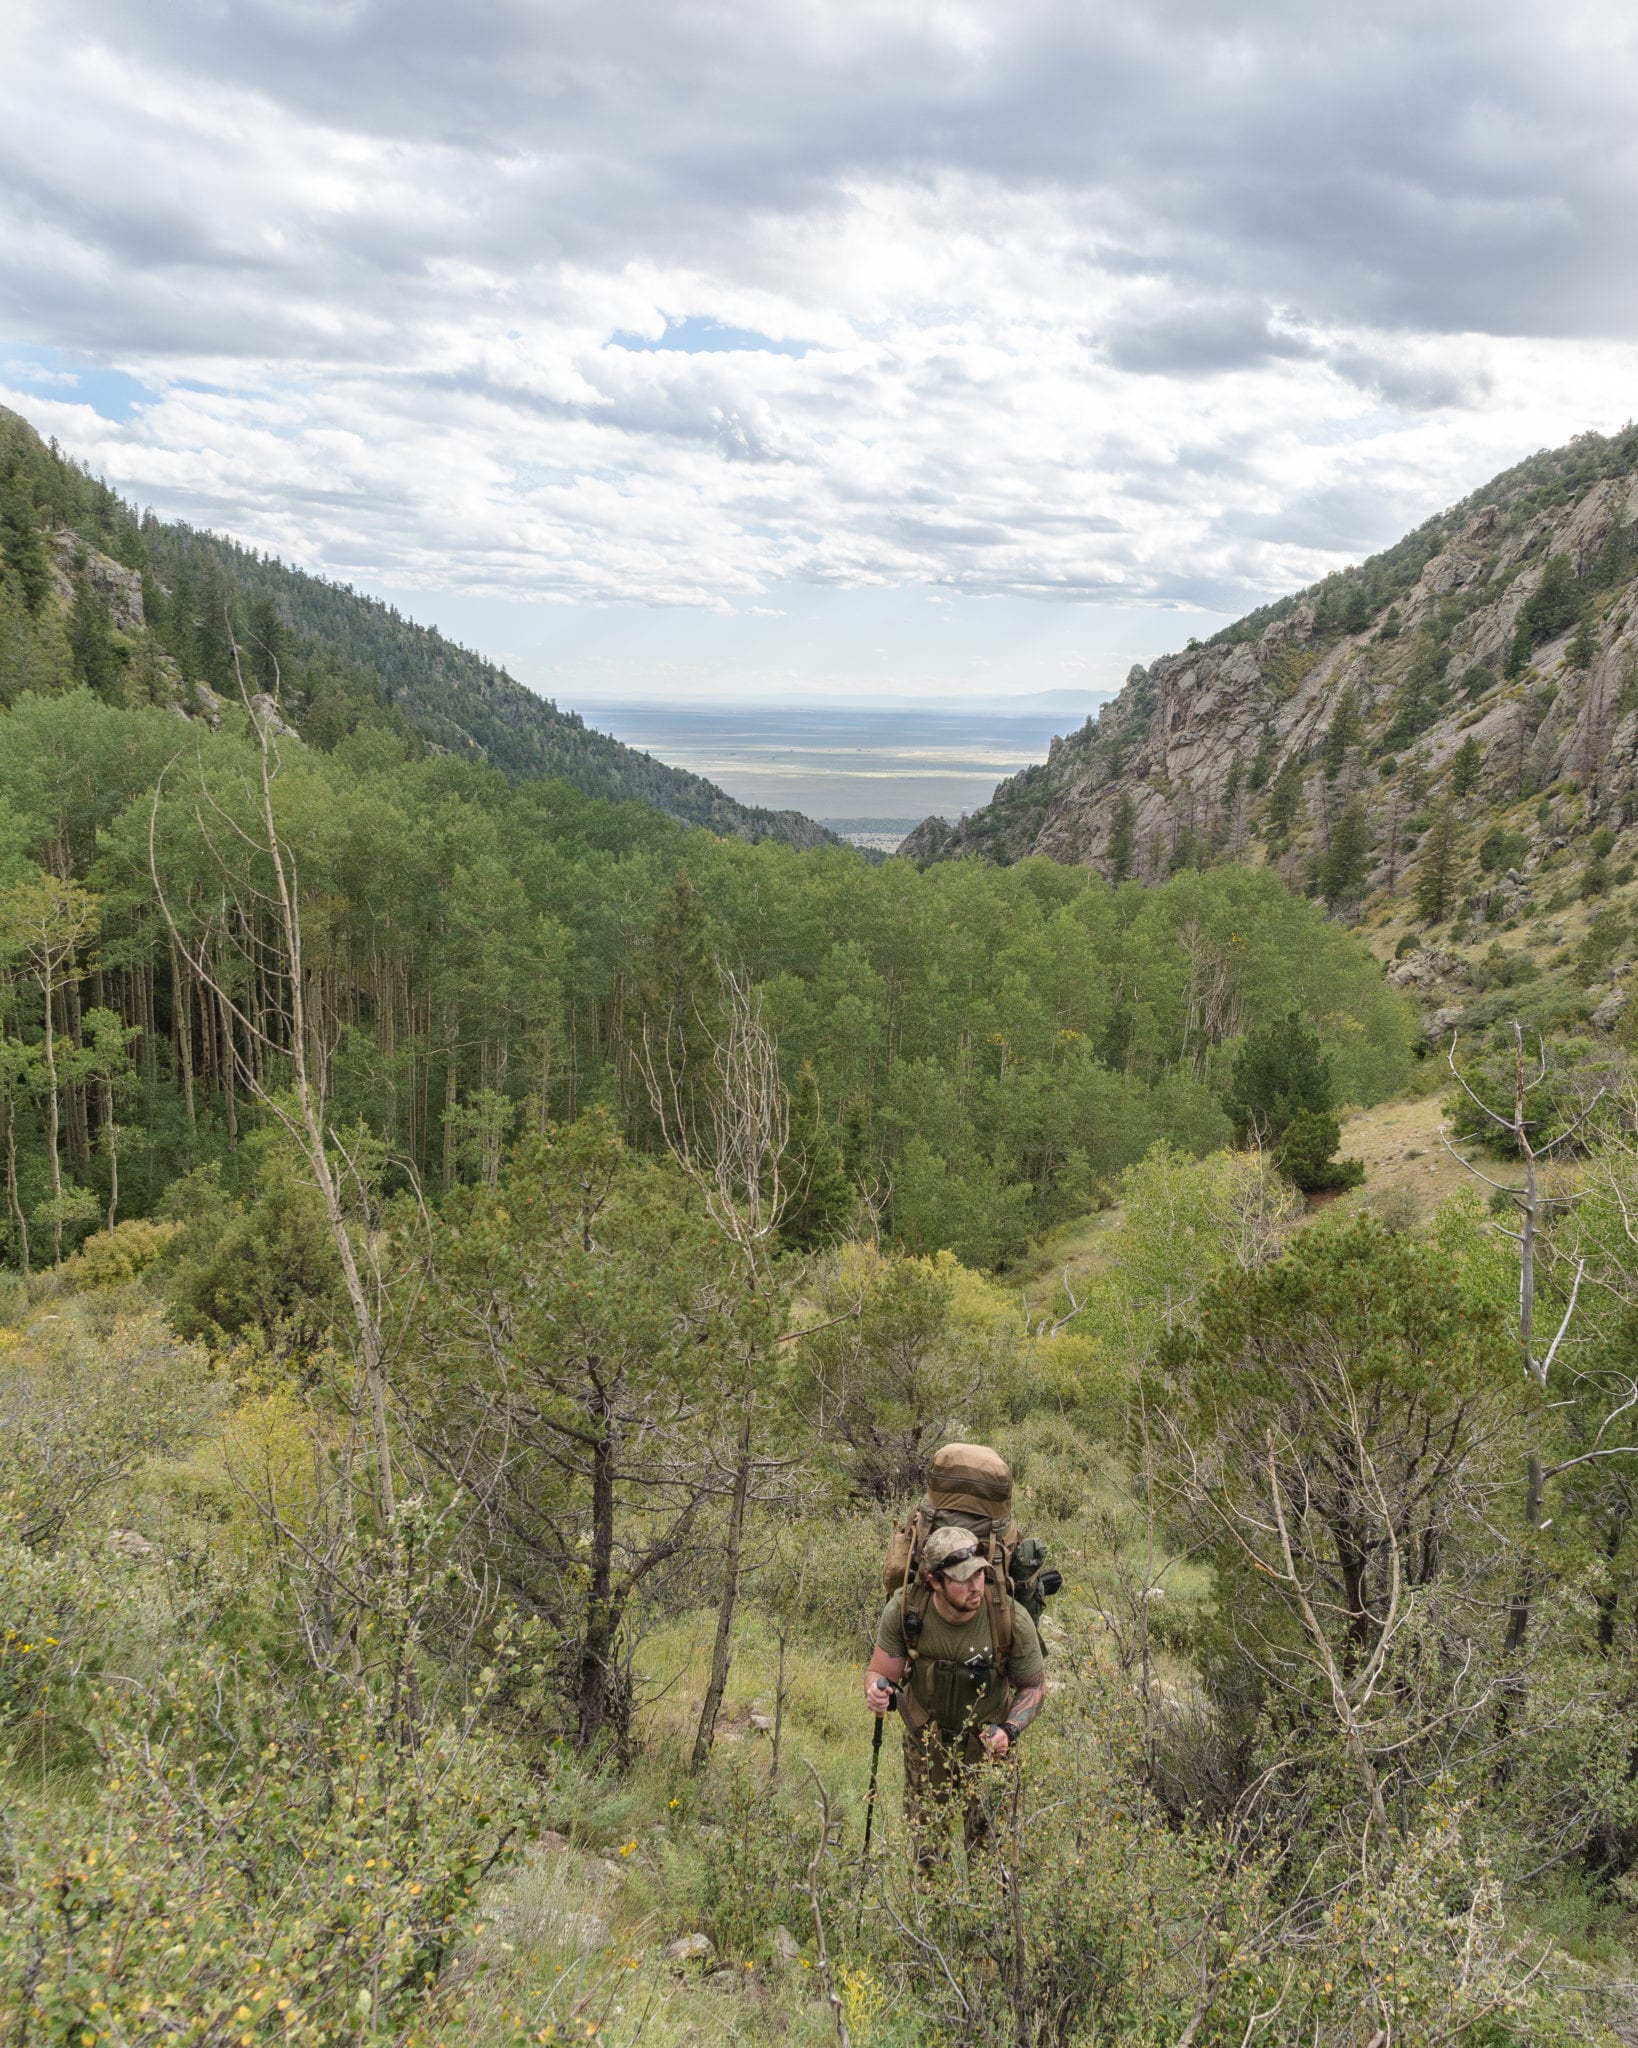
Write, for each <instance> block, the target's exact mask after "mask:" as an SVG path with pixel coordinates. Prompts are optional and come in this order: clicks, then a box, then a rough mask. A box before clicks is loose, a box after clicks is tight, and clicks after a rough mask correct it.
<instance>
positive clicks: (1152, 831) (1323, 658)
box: [900, 430, 1638, 915]
mask: <svg viewBox="0 0 1638 2048" xmlns="http://www.w3.org/2000/svg"><path fill="white" fill-rule="evenodd" d="M1635 520H1638V434H1634V433H1633V432H1631V431H1630V430H1629V431H1628V432H1627V433H1625V434H1623V435H1622V436H1620V437H1618V438H1616V439H1614V440H1609V441H1605V440H1601V439H1600V438H1599V437H1597V436H1591V435H1589V436H1584V437H1582V439H1581V440H1579V441H1577V442H1575V443H1572V444H1571V446H1570V447H1569V448H1568V449H1565V450H1560V451H1557V452H1556V453H1554V454H1552V455H1547V456H1541V457H1536V458H1533V459H1532V460H1531V461H1530V462H1528V463H1525V464H1521V465H1520V466H1519V468H1518V469H1517V470H1514V471H1510V472H1508V473H1507V474H1506V475H1504V476H1502V477H1499V478H1497V479H1496V481H1495V482H1494V483H1493V484H1490V485H1488V486H1486V487H1485V489H1484V490H1482V491H1480V492H1478V493H1476V494H1475V495H1474V497H1472V498H1470V499H1468V500H1466V501H1465V502H1464V503H1463V504H1462V505H1459V506H1457V507H1456V508H1454V510H1453V511H1451V512H1450V513H1447V514H1445V515H1443V516H1442V517H1441V518H1439V519H1435V520H1431V521H1429V522H1428V524H1427V525H1426V526H1424V527H1423V528H1421V529H1419V530H1418V532H1417V533H1415V534H1413V535H1411V536H1409V537H1408V538H1407V539H1406V540H1405V541H1402V542H1401V543H1399V544H1398V546H1397V547H1395V548H1393V549H1390V550H1389V551H1388V552H1387V553H1386V554H1385V555H1382V556H1378V557H1376V558H1374V559H1373V560H1372V561H1370V562H1367V563H1365V564H1363V565H1362V566H1361V567H1360V568H1357V569H1353V570H1348V571H1345V572H1343V573H1341V574H1340V575H1337V576H1333V577H1330V578H1328V579H1327V580H1326V581H1325V582H1324V583H1321V584H1318V585H1315V586H1314V587H1313V588H1312V589H1310V590H1307V591H1304V592H1302V593H1301V594H1299V595H1298V596H1296V597H1293V598H1289V599H1286V600H1284V601H1282V602H1281V603H1280V604H1277V605H1274V606H1272V607H1269V608H1268V609H1266V610H1265V611H1264V612H1262V613H1254V614H1252V615H1251V616H1250V617H1249V618H1247V619H1245V620H1242V621H1241V622H1240V623H1239V624H1238V625H1236V626H1233V627H1231V628H1229V629H1228V630H1227V631H1225V632H1223V633H1220V634H1218V635H1217V636H1216V637H1215V638H1214V639H1212V640H1210V641H1208V642H1206V643H1205V644H1204V645H1197V644H1194V643H1191V644H1190V645H1189V646H1188V647H1187V648H1186V649H1184V651H1183V652H1181V653H1178V654H1172V655H1167V656H1165V657H1164V658H1162V659H1161V660H1158V661H1156V662H1154V663H1153V664H1151V665H1150V666H1149V667H1148V668H1135V669H1133V671H1132V672H1131V674H1130V675H1129V677H1128V678H1127V681H1126V685H1125V687H1124V689H1123V690H1122V691H1121V692H1120V694H1119V696H1118V697H1117V698H1115V700H1114V701H1113V702H1112V703H1109V704H1107V705H1105V706H1104V708H1103V710H1102V712H1101V713H1100V714H1099V716H1098V718H1097V720H1096V722H1093V721H1090V720H1089V721H1088V723H1087V724H1086V725H1085V726H1084V727H1083V728H1082V729H1081V730H1080V731H1078V732H1075V733H1072V734H1068V735H1066V736H1064V737H1063V738H1060V739H1057V740H1055V741H1054V742H1053V745H1052V749H1051V753H1050V755H1049V757H1048V759H1047V760H1046V761H1045V762H1044V763H1042V764H1040V765H1038V766H1036V767H1032V768H1028V769H1026V770H1024V772H1023V773H1022V774H1020V775H1017V776H1014V777H1012V778H1011V779H1010V780H1009V781H1006V782H1003V783H1002V784H1000V785H999V787H998V788H997V790H996V792H995V795H994V797H993V798H992V800H991V802H990V803H989V804H988V805H986V806H985V807H984V808H983V809H982V810H979V811H976V812H974V813H973V814H972V815H970V816H969V817H967V818H965V819H963V820H962V822H961V823H960V824H959V825H957V826H955V827H953V828H951V827H947V826H945V825H944V823H943V821H942V820H934V819H929V820H928V821H927V822H926V823H924V824H923V825H921V826H919V827H918V828H917V830H916V831H915V832H914V833H913V834H912V835H911V836H910V838H909V839H908V840H906V841H905V843H904V845H903V846H902V847H901V849H900V851H901V852H902V853H903V854H905V855H906V856H908V857H910V858H913V859H916V860H919V861H924V862H925V861H928V860H941V859H950V858H953V857H955V856H958V855H961V854H973V853H976V854H979V855H981V856H983V857H985V858H988V859H995V860H1002V861H1010V860H1016V859H1019V858H1021V857H1022V856H1024V855H1025V854H1030V853H1039V854H1047V855H1050V856H1051V857H1052V858H1053V859H1056V860H1061V861H1066V862H1072V863H1078V864H1084V865H1090V866H1093V867H1096V868H1098V869H1100V870H1101V871H1102V872H1104V873H1105V874H1106V875H1111V876H1114V877H1116V878H1118V877H1120V876H1122V875H1125V874H1130V875H1133V876H1136V877H1137V878H1139V879H1144V880H1153V879H1156V878H1158V877H1160V876H1162V875H1164V874H1166V873H1167V872H1169V871H1170V870H1171V869H1173V868H1175V867H1178V866H1186V865H1191V864H1198V863H1200V862H1202V861H1205V860H1220V859H1251V860H1276V861H1279V862H1281V863H1283V864H1286V866H1287V867H1288V868H1289V870H1290V872H1291V877H1292V879H1293V880H1294V881H1298V882H1306V884H1307V885H1309V886H1317V885H1318V873H1319V870H1320V868H1321V867H1322V866H1323V863H1324V861H1325V858H1326V856H1327V854H1328V853H1329V851H1330V847H1331V844H1332V836H1333V828H1334V827H1335V825H1336V822H1337V820H1338V818H1339V817H1340V816H1341V815H1342V814H1343V813H1344V812H1345V811H1346V810H1347V809H1348V807H1349V806H1350V804H1355V803H1357V806H1358V808H1359V812H1360V813H1361V815H1362V818H1363V823H1364V832H1365V847H1366V851H1365V859H1366V866H1365V869H1364V872H1363V873H1362V874H1360V875H1358V876H1357V877H1354V878H1351V879H1350V880H1349V882H1348V884H1347V886H1348V889H1349V891H1350V892H1351V895H1352V897H1353V899H1355V900H1360V899H1363V898H1364V897H1366V896H1368V895H1369V894H1370V893H1371V891H1372V890H1376V889H1382V888H1386V887H1389V886H1392V885H1395V884H1397V882H1398V880H1399V879H1400V877H1401V876H1402V874H1403V872H1404V867H1405V859H1406V856H1407V854H1409V853H1411V852H1413V851H1414V848H1415V845H1416V843H1417V841H1418V838H1419V835H1420V832H1421V831H1423V830H1425V829H1426V813H1427V811H1428V809H1429V806H1430V805H1436V804H1437V803H1438V801H1439V800H1440V798H1441V797H1442V796H1444V795H1446V794H1452V795H1454V794H1457V793H1458V792H1457V789H1456V785H1457V784H1458V783H1460V784H1461V785H1462V787H1461V790H1460V792H1459V793H1460V795H1461V798H1462V800H1463V804H1464V811H1463V816H1464V821H1465V822H1466V823H1467V824H1468V826H1469V828H1470V829H1469V832H1468V837H1469V839H1471V838H1472V837H1473V832H1472V830H1471V827H1472V826H1474V825H1475V824H1477V823H1478V822H1480V821H1481V820H1482V817H1483V815H1484V813H1485V812H1486V811H1496V812H1498V813H1499V812H1501V811H1505V810H1507V809H1508V808H1509V807H1510V806H1517V805H1519V804H1522V803H1525V802H1527V801H1528V800H1530V799H1532V798H1534V797H1536V796H1538V795H1539V794H1540V793H1541V792H1544V791H1548V790H1554V791H1558V792H1562V793H1570V794H1573V795H1574V796H1575V797H1577V798H1579V802H1578V803H1576V804H1575V806H1574V812H1575V815H1574V817H1573V819H1572V820H1571V821H1570V822H1569V824H1568V827H1567V829H1568V830H1569V831H1570V832H1571V833H1581V834H1585V833H1589V832H1592V831H1594V830H1596V829H1597V828H1598V827H1600V826H1604V825H1608V826H1610V827H1612V828H1613V829H1615V830H1618V831H1619V830H1624V829H1625V828H1626V826H1627V825H1628V824H1629V823H1630V822H1631V820H1632V819H1633V817H1634V816H1635V814H1638V545H1635V542H1634V522H1635ZM1583 619H1585V621H1586V625H1585V627H1584V628H1582V627H1581V622H1582V620H1583ZM1578 628H1580V629H1581V630H1578ZM1525 643H1527V644H1525ZM1339 720H1340V721H1341V729H1339V725H1338V721H1339ZM1469 743H1471V744H1469ZM1458 754H1462V755H1463V766H1462V769H1461V770H1460V772H1458V771H1457V768H1456V757H1457V756H1458ZM1474 777H1476V778H1477V779H1476V781H1475V780H1474V779H1473V778H1474ZM1276 791H1278V792H1279V795H1278V799H1277V801H1276V799H1275V792H1276ZM1527 837H1528V838H1529V840H1530V846H1529V851H1528V853H1527V855H1526V857H1525V858H1524V860H1523V862H1522V864H1521V862H1520V861H1519V860H1517V859H1515V860H1514V861H1512V862H1510V863H1509V866H1510V867H1511V870H1512V871H1511V872H1510V873H1507V874H1506V875H1505V877H1503V876H1502V875H1501V874H1497V875H1496V876H1495V878H1494V887H1495V888H1496V889H1497V890H1499V891H1500V892H1501V894H1500V895H1499V896H1498V900H1497V902H1496V903H1495V905H1494V906H1493V908H1494V909H1495V911H1496V912H1497V913H1498V914H1500V915H1505V914H1506V910H1505V907H1504V906H1505V902H1506V900H1507V897H1508V896H1509V895H1510V896H1511V898H1512V904H1513V910H1514V911H1515V912H1518V911H1521V910H1523V909H1526V908H1528V907H1529V903H1530V895H1531V887H1532V877H1533V870H1532V860H1533V859H1535V858H1536V856H1537V855H1539V853H1541V852H1542V851H1544V850H1545V849H1544V848H1542V847H1538V846H1537V844H1536V837H1535V834H1534V831H1533V828H1532V830H1531V831H1530V832H1529V833H1528V834H1527ZM1490 886H1491V885H1490V884H1489V883H1487V887H1490Z"/></svg>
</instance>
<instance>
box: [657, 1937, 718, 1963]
mask: <svg viewBox="0 0 1638 2048" xmlns="http://www.w3.org/2000/svg"><path fill="white" fill-rule="evenodd" d="M715 1953H716V1948H715V1945H714V1944H713V1942H712V1940H711V1937H710V1935H709V1934H680V1935H679V1936H678V1937H677V1939H676V1940H675V1941H673V1942H670V1943H668V1944H667V1947H666V1951H665V1959H666V1961H667V1962H668V1963H681V1964H683V1965H684V1966H685V1967H686V1966H687V1965H688V1964H689V1963H703V1962H704V1961H705V1959H706V1957H707V1956H711V1955H715Z"/></svg>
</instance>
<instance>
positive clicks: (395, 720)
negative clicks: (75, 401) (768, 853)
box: [0, 406, 830, 846]
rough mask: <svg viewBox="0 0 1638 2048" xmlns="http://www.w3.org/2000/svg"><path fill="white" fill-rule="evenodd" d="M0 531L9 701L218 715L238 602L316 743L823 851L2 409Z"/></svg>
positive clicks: (801, 832) (804, 835)
mask: <svg viewBox="0 0 1638 2048" xmlns="http://www.w3.org/2000/svg"><path fill="white" fill-rule="evenodd" d="M0 542H3V545H4V550H5V556H6V560H7V562H8V563H9V564H10V566H11V567H12V570H13V576H14V579H18V580H19V583H20V588H19V589H14V590H12V591H11V592H10V593H9V601H8V594H7V593H6V592H5V591H4V590H0V702H4V703H10V702H11V701H13V699H14V698H15V697H16V696H17V695H18V693H19V692H20V691H21V690H23V689H29V688H32V689H40V688H50V687H65V686H69V685H72V684H76V683H79V684H84V685H85V686H86V687H88V688H90V689H91V690H93V691H94V692H95V693H96V694H97V695H98V696H100V697H102V698H103V699H104V701H106V702H109V703H115V704H127V705H137V704H158V705H161V706H164V707H167V708H173V709H180V710H182V711H185V712H187V713H188V714H189V715H192V716H207V717H210V718H215V717H216V716H217V715H218V711H217V707H216V706H215V704H214V703H213V702H212V699H211V695H210V694H208V693H214V694H215V695H217V696H236V695H237V686H236V684H235V682H234V679H233V671H232V659H231V652H230V648H229V644H228V635H227V630H226V624H227V619H228V617H229V616H230V615H231V616H232V617H233V619H234V624H235V630H236V632H237V634H238V636H239V638H240V639H241V641H242V642H243V643H244V645H245V647H246V648H247V650H248V651H249V653H250V656H251V659H252V662H253V664H254V666H255V668H256V671H257V678H256V685H257V687H258V688H266V687H269V686H270V684H271V679H272V669H273V661H274V660H275V659H276V660H277V661H278V665H279V670H280V674H281V677H282V688H281V690H280V705H281V711H282V714H283V716H284V717H285V718H287V719H289V720H290V721H291V722H292V723H293V724H294V725H295V727H296V729H297V730H298V731H299V732H300V733H301V734H302V736H303V737H304V738H306V739H308V740H310V741H311V742H312V743H313V744H315V745H317V746H321V747H327V746H333V745H334V744H335V743H336V741H337V740H338V739H340V738H341V737H342V736H343V735H344V734H346V733H348V732H352V731H354V730H356V729H357V728H358V727H359V726H360V725H380V726H385V727H387V728H389V729H391V730H396V731H398V732H400V733H402V734H405V735H406V736H409V737H411V738H412V739H414V740H415V741H417V742H418V743H420V744H421V745H423V746H426V747H430V748H434V749H441V750H443V751H444V752H446V753H451V754H458V755H463V756H466V757H469V758H471V759H474V760H481V761H487V762H488V763H489V764H490V765H491V766H493V767H496V768H499V769H500V770H501V771H502V772H503V773H504V774H506V775H507V776H509V777H511V778H513V779H514V780H516V779H519V778H523V777H530V776H541V775H561V776H562V777H564V778H565V779H566V780H567V781H569V782H572V783H573V784H574V785H575V787H576V788H577V789H581V790H584V791H586V792H587V793H588V794H590V795H593V796H602V797H607V798H609V799H610V800H611V801H613V802H623V801H626V800H632V801H636V802H639V803H646V804H650V805H652V806H653V807H654V809H656V810H658V811H663V812H664V813H665V814H666V815H667V816H668V817H671V818H676V819H677V820H679V821H680V822H681V823H684V824H690V825H704V826H706V827H707V828H708V829H710V830H711V831H713V832H718V833H726V834H732V835H733V836H735V837H737V838H741V839H765V838H766V839H783V840H786V841H788V842H789V843H791V844H792V845H796V846H817V845H819V844H821V843H822V842H823V841H824V840H825V839H826V838H827V837H829V836H830V835H828V834H826V832H825V831H824V830H823V828H822V827H821V826H818V825H816V824H815V823H814V822H813V821H812V819H810V818H805V817H803V816H802V815H801V814H800V813H799V812H796V811H768V810H762V809H757V808H754V807H751V806H748V805H745V804H740V803H736V802H735V801H734V799H733V798H732V797H730V796H728V795H727V794H725V792H724V791H722V790H720V789H718V788H717V787H716V785H715V784H714V783H710V782H707V781H706V780H705V779H704V778H703V777H702V776H698V775H691V774H689V773H688V772H687V771H686V770H684V769H680V768H671V767H667V766H666V765H665V763H664V762H661V761H656V760H654V759H653V758H652V757H651V756H650V755H648V754H645V753H640V752H639V751H638V750H637V749H636V748H634V747H628V746H624V745H622V744H621V742H620V741H618V740H616V739H611V738H610V737H609V736H608V735H607V734H606V733H600V732H595V731H593V730H592V729H591V728H590V727H588V726H587V725H586V724H585V722H584V720H583V719H581V717H580V716H579V715H578V713H576V712H573V711H561V710H559V709H558V707H557V706H556V705H555V704H553V703H551V702H549V701H548V700H547V699H545V698H542V697H537V696H536V695H535V694H534V693H533V692H532V691H530V690H527V689H525V688H524V687H523V685H522V684H521V683H518V682H515V681H514V680H513V678H512V677H511V676H509V675H508V674H507V673H506V671H505V670H504V669H500V668H496V667H495V666H494V664H493V663H492V662H488V661H485V660H484V659H483V658H482V656H480V655H477V654H474V653H472V652H471V651H470V650H469V649H467V648H464V647H460V646H457V645H456V644H455V643H454V642H453V641H450V640H446V639H445V638H444V636H443V635H442V634H441V633H439V632H437V631H436V630H434V629H432V628H429V627H426V626H417V625H415V624H414V623H413V622H412V621H411V620H409V619H406V618H404V617H403V616H402V615H401V614H400V613H399V612H398V611H397V610H396V609H395V608H394V607H392V606H390V605H385V604H381V603H379V602H378V601H377V600H376V599H374V598H369V597H364V596H362V595H360V593H359V592H357V591H355V590H353V589H351V588H349V587H347V586H346V585H342V584H336V583H328V582H326V581H324V580H323V579H322V578H320V577H316V576H309V575H307V574H305V573H304V572H303V571H301V570H299V569H292V568H288V567H287V566H286V565H285V564H284V563H283V562H280V561H277V560H275V559H273V558H272V557H270V556H265V555H258V554H257V553H255V552H254V550H252V549H248V548H242V547H239V546H238V545H237V544H236V543H234V542H233V541H231V540H227V539H224V538H223V537H221V536H220V535H218V534H212V533H200V532H196V531H195V530H194V529H193V528H191V527H189V526H186V525H183V524H181V523H179V522H167V521H162V520H158V519H155V518H154V517H153V516H152V514H145V515H142V516H139V515H138V514H137V512H136V511H135V509H134V508H133V507H131V506H130V505H127V504H126V503H125V502H124V501H123V500H122V499H121V498H119V497H118V496H117V494H116V493H114V492H113V491H111V490H109V489H108V487H107V486H106V485H105V484H102V483H100V482H98V481H97V480H96V479H95V478H93V477H91V476H89V475H87V474H86V472H85V471H83V470H82V469H79V468H77V467H76V466H75V465H74V464H73V463H72V462H69V461H68V460H67V459H66V458H65V457H63V456H62V455H61V454H60V453H58V452H57V450H56V449H55V447H52V448H48V447H47V446H46V445H45V444H44V443H43V442H42V441H41V440H40V438H39V436H38V435H37V434H36V433H35V432H34V430H33V428H32V427H30V426H29V424H28V423H27V421H26V420H24V419H22V418H21V417H20V416H19V415H18V414H16V413H14V412H10V411H8V410H7V409H6V408H5V407H3V406H0ZM19 598H20V599H21V601H20V602H19ZM201 685H203V686H204V687H203V689H201V688H200V686H201Z"/></svg>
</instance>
